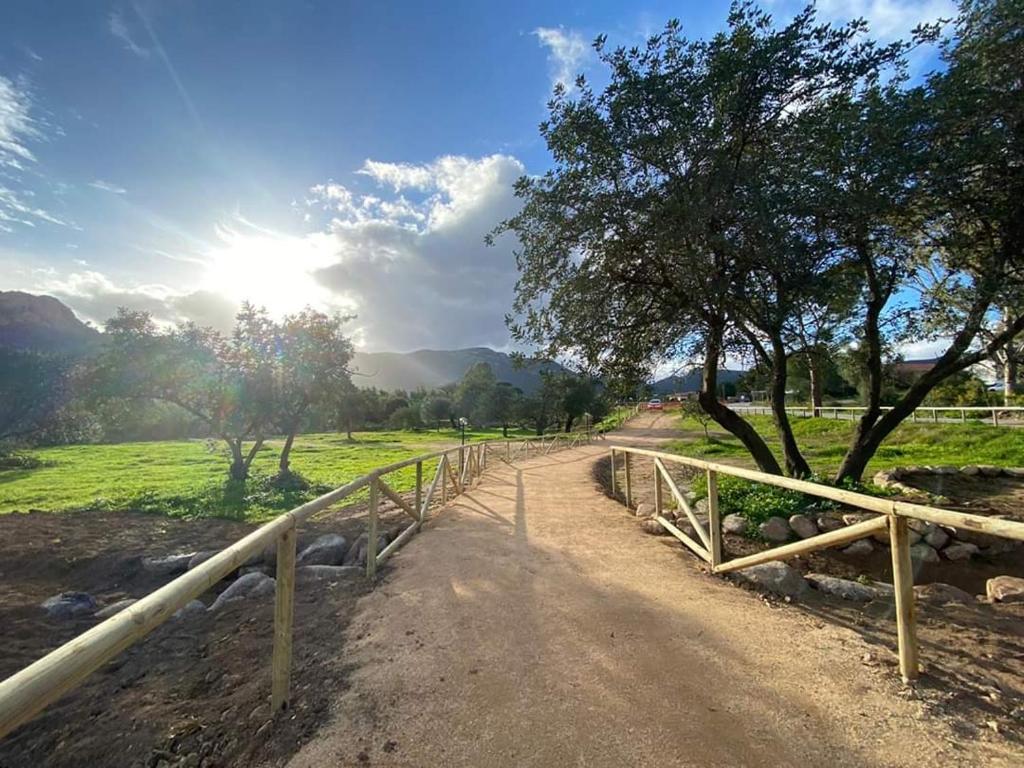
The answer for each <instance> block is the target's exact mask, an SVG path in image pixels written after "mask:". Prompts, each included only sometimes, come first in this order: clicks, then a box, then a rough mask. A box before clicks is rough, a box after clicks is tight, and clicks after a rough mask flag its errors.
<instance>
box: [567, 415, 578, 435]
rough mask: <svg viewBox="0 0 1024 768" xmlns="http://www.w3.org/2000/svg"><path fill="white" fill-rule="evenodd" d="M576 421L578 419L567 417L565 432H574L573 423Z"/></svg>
mask: <svg viewBox="0 0 1024 768" xmlns="http://www.w3.org/2000/svg"><path fill="white" fill-rule="evenodd" d="M575 419H576V417H575V416H566V417H565V431H566V432H567V433H568V432H572V423H573V421H575Z"/></svg>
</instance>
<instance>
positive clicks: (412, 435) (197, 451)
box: [0, 429, 513, 521]
mask: <svg viewBox="0 0 1024 768" xmlns="http://www.w3.org/2000/svg"><path fill="white" fill-rule="evenodd" d="M510 434H513V433H511V432H510ZM500 436H501V430H483V431H474V432H473V433H469V432H467V433H466V440H467V442H469V441H470V440H472V441H478V440H486V439H493V438H498V437H500ZM459 438H460V436H459V433H458V432H457V431H455V430H451V429H446V430H441V431H440V432H438V431H426V430H425V431H422V432H406V431H392V432H362V433H355V434H354V435H353V440H352V441H351V442H350V441H349V440H348V439H347V438H346V436H345V435H344V434H335V433H324V434H311V435H300V436H299V437H298V438H296V440H295V445H294V447H293V448H292V455H291V467H292V471H293V472H297V473H298V474H300V475H301V476H302V477H304V478H305V479H306V480H307V481H308V482H309V487H308V488H296V489H281V488H278V487H276V486H275V485H274V484H273V483H272V482H271V477H272V476H273V475H274V474H275V473H276V471H277V462H278V456H279V453H280V448H281V443H282V441H281V440H270V441H268V442H267V444H266V445H265V446H264V447H263V448H262V450H260V452H259V454H258V455H257V457H256V459H255V460H254V462H253V467H252V469H253V472H252V476H251V477H250V479H249V480H247V481H246V482H244V483H243V482H237V481H236V482H232V481H229V480H228V478H227V469H228V463H229V459H228V455H227V451H226V448H225V447H224V445H223V443H221V442H219V441H207V440H180V441H158V442H145V443H121V444H116V445H70V446H60V447H55V448H40V449H36V450H32V451H30V452H28V455H29V456H30V457H32V458H34V459H37V460H38V461H39V462H41V466H38V467H35V468H31V469H25V468H19V469H4V470H0V514H3V513H9V512H15V511H20V512H27V511H28V510H30V509H41V510H46V511H52V512H60V511H66V510H74V509H132V510H141V511H148V512H154V513H159V514H167V515H173V516H182V517H204V516H216V517H232V518H238V519H245V520H253V521H260V520H265V519H268V518H270V517H273V516H274V515H276V514H280V513H281V512H283V511H286V510H288V509H291V508H292V507H294V506H296V505H298V504H301V503H303V502H305V501H308V500H309V499H312V498H315V497H316V496H318V495H320V494H321V493H324V492H326V491H328V490H330V489H332V488H335V487H337V486H339V485H343V484H345V483H346V482H349V481H350V480H353V479H355V478H356V477H359V476H360V475H363V474H366V473H367V472H369V471H370V470H372V469H374V468H376V467H380V466H383V465H385V464H390V463H392V462H396V461H401V460H402V459H407V458H411V457H413V456H416V455H418V454H422V453H429V452H431V451H434V450H438V449H440V448H442V447H450V446H453V445H458V443H459ZM435 467H436V463H435V462H431V463H430V465H429V466H425V467H424V475H425V476H426V480H425V481H424V482H429V480H430V479H431V477H432V476H433V471H434V468H435ZM388 482H389V484H390V485H392V487H394V488H396V490H399V491H405V490H410V489H412V488H413V487H414V486H415V482H416V470H415V467H408V468H406V469H404V470H400V471H399V472H396V473H394V474H392V475H390V476H389V481H388ZM364 493H365V492H364ZM357 498H358V497H357Z"/></svg>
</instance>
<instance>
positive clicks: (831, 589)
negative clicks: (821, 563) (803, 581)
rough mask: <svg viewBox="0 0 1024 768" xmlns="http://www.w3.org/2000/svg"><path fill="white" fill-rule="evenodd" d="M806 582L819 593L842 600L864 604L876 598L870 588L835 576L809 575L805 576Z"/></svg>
mask: <svg viewBox="0 0 1024 768" xmlns="http://www.w3.org/2000/svg"><path fill="white" fill-rule="evenodd" d="M807 581H809V582H810V583H811V586H812V587H814V588H815V589H817V590H818V591H819V592H824V593H826V594H829V595H836V596H837V597H841V598H843V599H844V600H854V601H857V602H862V603H865V602H867V601H868V600H874V599H875V597H877V594H876V593H875V590H874V589H873V588H872V587H869V586H867V585H866V584H861V583H860V582H859V581H851V580H850V579H840V578H837V577H835V576H826V575H825V574H823V573H809V574H807Z"/></svg>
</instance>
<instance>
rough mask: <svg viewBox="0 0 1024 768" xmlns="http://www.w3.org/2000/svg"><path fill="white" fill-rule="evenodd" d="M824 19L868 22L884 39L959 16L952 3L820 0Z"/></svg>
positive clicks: (947, 0)
mask: <svg viewBox="0 0 1024 768" xmlns="http://www.w3.org/2000/svg"><path fill="white" fill-rule="evenodd" d="M818 13H819V15H820V16H821V18H822V19H823V20H826V21H834V22H841V23H842V22H847V21H850V20H851V19H856V18H864V19H866V20H867V22H868V25H869V30H870V32H871V34H872V35H874V36H877V37H879V38H881V39H883V40H892V39H896V38H900V37H906V36H907V35H908V34H909V32H910V30H912V29H913V28H914V27H916V26H917V25H918V24H921V23H924V22H934V21H937V20H938V19H940V18H946V19H951V18H954V17H955V16H956V3H955V2H953V0H818Z"/></svg>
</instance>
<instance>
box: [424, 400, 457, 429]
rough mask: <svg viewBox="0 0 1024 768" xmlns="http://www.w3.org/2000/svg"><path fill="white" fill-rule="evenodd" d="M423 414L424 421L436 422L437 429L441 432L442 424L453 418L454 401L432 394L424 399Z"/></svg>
mask: <svg viewBox="0 0 1024 768" xmlns="http://www.w3.org/2000/svg"><path fill="white" fill-rule="evenodd" d="M421 414H422V416H423V421H424V422H426V423H427V424H436V425H437V431H438V432H440V431H441V424H442V423H443V422H445V421H450V420H451V418H452V401H451V399H449V398H447V397H442V396H441V395H431V396H430V397H428V398H427V399H426V400H424V401H423V408H422V410H421Z"/></svg>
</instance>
